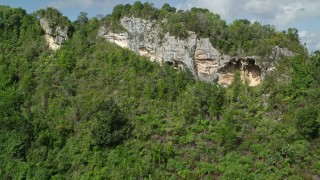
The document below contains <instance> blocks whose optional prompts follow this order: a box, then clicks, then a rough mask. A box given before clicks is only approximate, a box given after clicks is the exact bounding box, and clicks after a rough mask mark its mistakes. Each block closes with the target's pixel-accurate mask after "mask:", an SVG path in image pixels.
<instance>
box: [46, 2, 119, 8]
mask: <svg viewBox="0 0 320 180" xmlns="http://www.w3.org/2000/svg"><path fill="white" fill-rule="evenodd" d="M114 4H118V2H117V1H112V0H68V1H65V0H55V1H53V2H52V3H50V4H49V6H52V7H55V8H58V9H60V8H74V7H82V8H85V7H94V6H95V7H99V6H111V5H114Z"/></svg>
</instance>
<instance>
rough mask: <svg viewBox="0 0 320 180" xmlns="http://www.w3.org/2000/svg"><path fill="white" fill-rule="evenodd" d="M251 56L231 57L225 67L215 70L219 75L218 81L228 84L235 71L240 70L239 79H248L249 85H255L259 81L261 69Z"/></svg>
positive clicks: (224, 84)
mask: <svg viewBox="0 0 320 180" xmlns="http://www.w3.org/2000/svg"><path fill="white" fill-rule="evenodd" d="M255 63H256V62H255V60H254V59H251V58H239V59H237V58H233V59H232V60H230V61H229V62H228V63H227V64H226V65H225V67H223V68H220V69H219V70H218V72H217V74H218V75H219V79H218V83H219V84H221V85H223V86H229V85H230V84H231V83H232V81H233V79H234V73H235V71H237V70H238V71H240V75H241V79H242V80H243V81H248V84H249V86H257V85H259V84H260V82H261V69H260V67H259V66H258V65H256V64H255Z"/></svg>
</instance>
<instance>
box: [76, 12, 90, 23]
mask: <svg viewBox="0 0 320 180" xmlns="http://www.w3.org/2000/svg"><path fill="white" fill-rule="evenodd" d="M88 21H89V18H88V13H86V12H80V14H79V16H78V17H77V20H76V23H77V24H79V25H84V24H87V23H88Z"/></svg>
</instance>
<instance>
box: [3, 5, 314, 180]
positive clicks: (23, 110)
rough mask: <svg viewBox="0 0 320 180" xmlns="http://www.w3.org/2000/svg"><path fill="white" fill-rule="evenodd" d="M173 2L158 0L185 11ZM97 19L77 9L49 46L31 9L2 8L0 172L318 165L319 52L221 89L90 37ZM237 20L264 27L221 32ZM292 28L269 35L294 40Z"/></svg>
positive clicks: (154, 174) (286, 169)
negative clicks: (60, 38)
mask: <svg viewBox="0 0 320 180" xmlns="http://www.w3.org/2000/svg"><path fill="white" fill-rule="evenodd" d="M144 5H145V4H144ZM140 6H141V4H140V3H139V2H136V3H135V4H134V5H132V7H135V8H137V9H139V8H140ZM119 7H121V5H120V6H119ZM124 7H129V6H127V5H126V6H124ZM120 9H121V8H120ZM130 9H131V7H130ZM175 11H176V10H175V9H174V8H172V7H170V6H168V5H165V6H164V7H163V8H162V9H161V10H160V12H162V13H159V17H160V16H161V15H162V16H163V17H166V16H169V15H166V13H167V12H169V13H186V12H175ZM191 11H192V10H191ZM193 11H201V12H202V11H204V13H205V14H207V15H208V16H210V15H213V14H212V13H210V12H207V11H205V10H193ZM126 12H131V11H126ZM139 12H140V13H141V16H143V14H144V11H139ZM132 13H133V12H132ZM113 16H114V13H113V15H112V16H108V17H106V18H110V17H111V18H113ZM149 16H150V17H149V18H151V19H153V16H152V13H151V14H150V15H149ZM196 16H198V15H196ZM120 17H121V16H120ZM118 18H119V17H118ZM215 18H217V16H215ZM104 20H105V19H104ZM104 20H102V21H104ZM110 22H112V21H110ZM70 23H71V22H70ZM100 23H104V22H100V21H99V20H98V19H97V18H92V19H86V14H83V13H82V14H80V15H79V18H78V20H77V21H76V22H74V23H71V25H72V26H74V27H76V28H75V31H74V33H73V35H72V37H71V38H70V39H69V40H68V42H66V43H65V44H64V45H63V46H62V47H61V48H60V49H59V50H57V51H50V50H48V49H45V47H46V45H45V40H44V37H43V35H44V32H43V30H41V27H40V24H39V20H38V19H37V16H35V15H28V14H26V12H25V11H24V10H22V9H14V8H10V7H7V6H0V133H1V136H0V142H1V143H0V162H1V163H0V179H130V178H131V179H138V178H145V179H169V178H172V179H201V178H202V179H214V178H221V179H311V178H312V175H319V174H320V163H319V162H320V156H319V154H320V146H319V145H320V133H319V130H320V114H319V109H320V107H319V103H318V102H319V101H320V74H319V72H320V55H319V54H314V55H312V56H307V55H305V54H300V55H298V56H296V57H293V58H283V59H282V60H280V61H279V63H278V65H277V66H278V67H277V70H275V71H272V72H270V73H269V74H268V75H267V77H266V79H265V81H264V82H263V84H262V85H260V86H258V87H255V88H253V87H248V86H247V85H246V84H243V83H241V80H240V73H239V72H238V73H236V74H237V75H236V78H235V80H234V82H233V83H232V85H231V86H230V87H228V88H222V87H219V86H216V85H213V84H208V83H205V82H199V81H195V80H194V79H193V78H192V75H191V74H190V72H188V71H185V70H175V69H173V68H172V67H170V66H168V65H163V66H162V67H161V66H160V65H158V64H155V63H152V62H150V61H149V60H148V59H146V58H143V57H139V56H137V55H135V54H133V53H132V52H130V51H128V50H126V49H121V48H119V47H117V46H115V45H112V44H110V43H108V42H105V41H104V40H102V39H98V38H96V31H97V29H98V28H99V26H100ZM238 23H239V26H240V25H241V26H244V27H253V26H257V27H260V25H259V24H256V25H255V24H248V23H247V22H245V21H244V22H242V21H239V22H238V21H236V22H235V23H234V24H235V26H233V25H230V27H228V31H224V30H223V31H221V33H222V34H223V33H226V32H228V33H229V31H230V32H232V33H233V34H237V25H236V24H238ZM191 24H192V23H191ZM240 29H241V28H240ZM288 32H289V31H288ZM199 33H200V34H201V33H204V34H205V33H206V32H204V31H203V32H202V30H201V32H200V30H199ZM238 33H239V32H238ZM248 33H249V32H248ZM295 33H296V32H295V31H294V30H290V33H289V34H290V36H289V34H288V33H278V32H274V36H270V37H273V38H275V37H278V36H279V37H281V38H287V39H288V41H287V42H288V43H290V44H287V45H288V46H292V47H293V46H295V44H293V45H291V42H293V41H297V37H296V36H295ZM222 34H221V35H222ZM222 36H223V35H222ZM235 36H236V35H235ZM246 36H251V35H250V33H249V35H246V34H244V35H243V36H242V37H239V38H243V39H244V40H245V37H246ZM228 37H232V36H230V35H228ZM270 37H269V36H268V38H270ZM278 40H279V39H277V38H275V39H272V38H271V39H270V41H272V43H274V42H278ZM255 41H259V42H260V41H261V42H262V41H263V39H258V40H257V39H254V38H253V39H252V42H255ZM230 42H234V44H236V45H237V46H239V44H237V42H238V40H234V39H230ZM250 42H251V41H250ZM221 43H222V42H221ZM283 43H285V42H283ZM297 43H298V42H297ZM222 44H224V43H222ZM253 45H254V43H253V44H251V43H249V41H248V42H246V43H242V44H241V46H242V47H246V48H249V47H250V46H253ZM295 52H297V51H295Z"/></svg>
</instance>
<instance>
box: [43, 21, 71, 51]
mask: <svg viewBox="0 0 320 180" xmlns="http://www.w3.org/2000/svg"><path fill="white" fill-rule="evenodd" d="M40 25H41V27H42V29H43V30H44V31H45V33H46V34H45V38H46V41H47V44H48V46H49V48H50V49H52V50H57V49H59V48H60V46H61V45H62V44H63V43H64V42H65V41H66V40H68V27H67V26H66V27H61V26H53V27H51V26H50V25H49V22H48V21H47V20H46V19H44V18H41V19H40Z"/></svg>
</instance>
